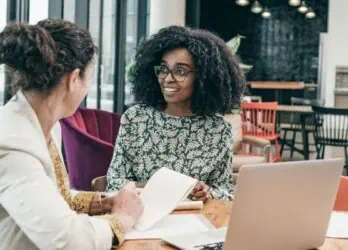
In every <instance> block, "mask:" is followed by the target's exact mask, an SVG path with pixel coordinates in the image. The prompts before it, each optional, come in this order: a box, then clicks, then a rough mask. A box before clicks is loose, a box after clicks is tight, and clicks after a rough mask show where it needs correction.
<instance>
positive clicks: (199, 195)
mask: <svg viewBox="0 0 348 250" xmlns="http://www.w3.org/2000/svg"><path fill="white" fill-rule="evenodd" d="M207 194H208V193H207V192H206V191H204V190H202V191H199V192H197V193H195V197H196V198H202V197H204V196H206V195H207Z"/></svg>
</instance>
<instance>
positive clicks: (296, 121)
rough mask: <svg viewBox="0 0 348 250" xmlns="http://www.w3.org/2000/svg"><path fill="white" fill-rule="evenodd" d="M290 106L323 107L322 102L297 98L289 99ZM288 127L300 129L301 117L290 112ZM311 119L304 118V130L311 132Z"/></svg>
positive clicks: (312, 123)
mask: <svg viewBox="0 0 348 250" xmlns="http://www.w3.org/2000/svg"><path fill="white" fill-rule="evenodd" d="M290 101H291V105H296V106H323V105H324V102H323V101H322V100H314V99H305V98H299V97H291V98H290ZM290 125H291V127H292V128H297V129H300V128H301V117H300V114H299V113H296V112H291V113H290ZM313 125H314V122H313V117H307V118H306V128H307V129H310V130H313V129H314V127H313Z"/></svg>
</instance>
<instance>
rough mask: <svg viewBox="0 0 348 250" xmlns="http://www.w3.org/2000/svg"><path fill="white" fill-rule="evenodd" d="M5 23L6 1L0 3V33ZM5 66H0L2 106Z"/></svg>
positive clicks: (1, 103) (2, 100)
mask: <svg viewBox="0 0 348 250" xmlns="http://www.w3.org/2000/svg"><path fill="white" fill-rule="evenodd" d="M6 21H7V1H0V31H2V30H3V29H4V27H5V26H6ZM4 91H5V66H4V65H0V105H1V106H2V105H4V96H5V93H4Z"/></svg>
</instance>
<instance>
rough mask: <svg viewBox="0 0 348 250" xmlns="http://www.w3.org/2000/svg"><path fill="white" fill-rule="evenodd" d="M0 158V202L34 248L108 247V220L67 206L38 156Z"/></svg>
mask: <svg viewBox="0 0 348 250" xmlns="http://www.w3.org/2000/svg"><path fill="white" fill-rule="evenodd" d="M0 159H1V160H0V176H1V178H0V203H1V205H2V206H3V207H4V208H5V209H6V211H7V212H8V214H9V215H10V216H11V218H12V219H13V220H14V221H15V222H16V223H17V225H18V226H19V227H20V228H21V230H22V231H23V232H24V233H25V234H26V235H27V237H28V238H29V239H30V240H31V241H32V242H33V243H34V244H36V246H37V247H38V248H40V249H63V250H70V249H71V250H72V249H74V250H75V249H86V250H96V249H110V248H111V245H112V237H113V232H112V230H111V228H110V225H109V222H108V221H107V220H104V219H101V218H93V217H89V216H87V215H84V214H77V213H76V212H74V211H73V210H71V209H70V207H69V205H68V204H67V203H66V202H65V200H64V199H63V197H62V196H61V195H60V193H59V192H58V189H57V187H56V185H55V183H54V182H53V181H52V179H50V178H49V177H48V176H47V175H46V173H45V170H44V167H43V165H42V164H41V163H40V161H39V160H38V159H36V158H34V157H32V156H30V155H29V154H25V153H21V152H11V153H8V154H6V155H4V156H2V157H1V158H0Z"/></svg>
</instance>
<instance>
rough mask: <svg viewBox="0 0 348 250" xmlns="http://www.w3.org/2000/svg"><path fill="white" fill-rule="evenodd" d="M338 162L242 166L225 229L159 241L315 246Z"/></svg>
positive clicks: (226, 246)
mask: <svg viewBox="0 0 348 250" xmlns="http://www.w3.org/2000/svg"><path fill="white" fill-rule="evenodd" d="M343 166H344V160H343V159H328V160H316V161H297V162H286V163H273V164H257V165H246V166H243V167H242V168H241V169H240V175H239V177H238V183H237V187H236V193H235V200H234V205H233V209H232V213H231V217H230V222H229V226H228V229H227V230H226V229H225V230H224V229H220V230H217V231H214V232H205V233H197V234H193V235H182V236H175V237H168V238H164V239H163V240H165V241H167V242H168V243H170V244H172V245H174V246H176V247H179V248H180V249H193V250H204V249H209V250H222V249H223V250H250V249H253V250H254V249H257V250H279V249H282V250H287V249H289V250H297V249H298V250H305V249H315V248H318V247H319V246H321V245H322V244H323V242H324V240H325V235H326V231H327V227H328V223H329V220H330V216H331V212H332V208H333V206H334V202H335V197H336V193H337V188H338V185H339V181H340V176H341V174H342V170H343ZM226 232H227V233H226Z"/></svg>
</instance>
